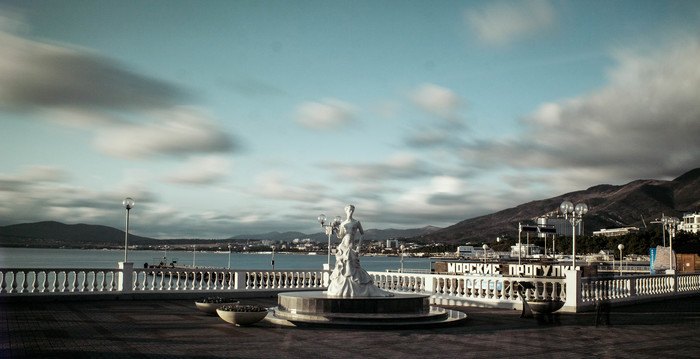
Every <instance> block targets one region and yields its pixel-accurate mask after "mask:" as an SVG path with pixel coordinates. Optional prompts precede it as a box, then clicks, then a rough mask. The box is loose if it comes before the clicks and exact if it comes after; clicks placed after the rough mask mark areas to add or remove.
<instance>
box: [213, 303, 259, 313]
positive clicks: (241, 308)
mask: <svg viewBox="0 0 700 359" xmlns="http://www.w3.org/2000/svg"><path fill="white" fill-rule="evenodd" d="M219 310H222V311H226V312H266V311H267V307H264V306H262V305H241V304H229V305H224V306H221V307H219Z"/></svg>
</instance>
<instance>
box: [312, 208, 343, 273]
mask: <svg viewBox="0 0 700 359" xmlns="http://www.w3.org/2000/svg"><path fill="white" fill-rule="evenodd" d="M327 219H328V218H327V217H326V215H325V214H320V215H319V216H318V218H316V220H317V221H318V223H321V227H323V228H325V229H326V234H327V235H328V264H327V265H328V269H329V270H330V269H331V235H333V233H338V231H339V230H340V222H342V221H343V219H342V218H340V216H336V217H335V219H333V222H331V223H330V224H328V225H326V224H325V223H326V220H327Z"/></svg>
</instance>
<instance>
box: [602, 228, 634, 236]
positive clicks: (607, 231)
mask: <svg viewBox="0 0 700 359" xmlns="http://www.w3.org/2000/svg"><path fill="white" fill-rule="evenodd" d="M638 232H639V228H638V227H623V228H603V229H601V230H599V231H593V235H594V236H600V237H618V236H624V235H625V234H630V233H638Z"/></svg>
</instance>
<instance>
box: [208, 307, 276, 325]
mask: <svg viewBox="0 0 700 359" xmlns="http://www.w3.org/2000/svg"><path fill="white" fill-rule="evenodd" d="M267 312H268V311H267V310H265V311H263V312H233V311H226V310H221V309H217V310H216V313H217V314H219V317H221V319H223V320H224V321H226V322H228V323H231V324H235V325H238V326H241V325H251V324H255V323H257V322H259V321H261V320H263V318H265V317H266V316H267Z"/></svg>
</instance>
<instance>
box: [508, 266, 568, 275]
mask: <svg viewBox="0 0 700 359" xmlns="http://www.w3.org/2000/svg"><path fill="white" fill-rule="evenodd" d="M576 268H579V267H576ZM569 269H571V266H553V265H544V264H521V265H511V266H509V267H508V274H509V275H512V276H516V277H519V276H535V277H563V276H564V271H565V270H569Z"/></svg>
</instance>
